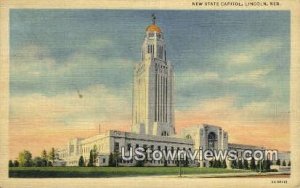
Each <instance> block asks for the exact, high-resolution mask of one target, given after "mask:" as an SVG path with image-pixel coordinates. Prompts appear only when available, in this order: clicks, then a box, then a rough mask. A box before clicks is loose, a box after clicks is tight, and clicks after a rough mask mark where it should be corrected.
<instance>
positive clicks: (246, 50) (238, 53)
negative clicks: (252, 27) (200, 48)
mask: <svg viewBox="0 0 300 188" xmlns="http://www.w3.org/2000/svg"><path fill="white" fill-rule="evenodd" d="M281 47H282V43H281V42H280V40H278V39H277V38H266V39H263V40H261V41H253V42H250V43H242V44H237V45H232V44H231V46H230V47H228V46H227V47H226V50H227V52H224V53H223V55H224V56H225V62H227V63H228V65H232V66H234V65H246V64H250V63H255V62H256V61H257V58H259V57H261V56H263V55H267V54H269V53H272V52H274V51H276V50H279V49H281ZM228 49H230V51H229V52H228Z"/></svg>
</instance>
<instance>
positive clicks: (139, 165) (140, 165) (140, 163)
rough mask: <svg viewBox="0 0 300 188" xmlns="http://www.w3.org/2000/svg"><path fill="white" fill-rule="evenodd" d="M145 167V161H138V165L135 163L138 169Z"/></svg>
mask: <svg viewBox="0 0 300 188" xmlns="http://www.w3.org/2000/svg"><path fill="white" fill-rule="evenodd" d="M144 165H145V161H143V160H142V161H141V160H138V161H136V163H135V166H136V167H143V166H144Z"/></svg>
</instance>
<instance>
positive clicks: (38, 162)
mask: <svg viewBox="0 0 300 188" xmlns="http://www.w3.org/2000/svg"><path fill="white" fill-rule="evenodd" d="M33 166H36V167H41V166H43V159H42V158H41V157H35V158H34V159H33Z"/></svg>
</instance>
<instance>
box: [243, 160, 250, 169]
mask: <svg viewBox="0 0 300 188" xmlns="http://www.w3.org/2000/svg"><path fill="white" fill-rule="evenodd" d="M243 166H244V169H249V163H248V161H247V160H244V164H243Z"/></svg>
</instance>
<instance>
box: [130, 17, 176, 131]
mask: <svg viewBox="0 0 300 188" xmlns="http://www.w3.org/2000/svg"><path fill="white" fill-rule="evenodd" d="M155 20H156V18H155V16H154V15H152V24H150V25H149V26H148V27H147V28H146V35H145V39H144V42H143V45H142V48H141V59H142V61H141V63H139V64H137V65H136V67H135V69H134V90H133V121H132V122H133V125H132V132H135V133H139V134H148V135H157V136H170V135H173V134H174V133H175V127H174V106H173V93H174V92H173V90H174V75H173V66H172V65H171V64H170V62H168V61H167V55H166V44H165V41H164V35H163V32H162V31H161V29H160V28H159V27H158V26H157V25H156V23H155Z"/></svg>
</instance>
